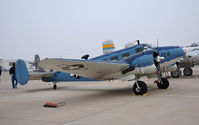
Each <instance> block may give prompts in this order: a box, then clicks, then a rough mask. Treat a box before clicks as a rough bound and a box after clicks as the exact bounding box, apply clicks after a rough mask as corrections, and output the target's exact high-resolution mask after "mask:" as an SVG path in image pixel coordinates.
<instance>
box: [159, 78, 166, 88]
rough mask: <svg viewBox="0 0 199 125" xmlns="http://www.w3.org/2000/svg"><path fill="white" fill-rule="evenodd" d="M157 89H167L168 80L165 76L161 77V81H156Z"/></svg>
mask: <svg viewBox="0 0 199 125" xmlns="http://www.w3.org/2000/svg"><path fill="white" fill-rule="evenodd" d="M157 86H158V88H159V89H167V88H168V87H169V81H168V80H167V79H166V78H161V81H160V82H158V83H157Z"/></svg>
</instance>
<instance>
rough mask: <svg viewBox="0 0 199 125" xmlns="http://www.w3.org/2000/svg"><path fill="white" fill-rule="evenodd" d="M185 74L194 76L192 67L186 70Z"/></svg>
mask: <svg viewBox="0 0 199 125" xmlns="http://www.w3.org/2000/svg"><path fill="white" fill-rule="evenodd" d="M183 73H184V75H185V76H191V75H192V74H193V70H192V69H191V68H190V67H187V68H184V70H183Z"/></svg>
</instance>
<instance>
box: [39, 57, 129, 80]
mask: <svg viewBox="0 0 199 125" xmlns="http://www.w3.org/2000/svg"><path fill="white" fill-rule="evenodd" d="M39 66H40V67H43V68H45V69H53V70H57V71H62V72H67V73H71V74H77V75H80V76H83V77H88V78H92V79H96V80H102V79H104V78H103V76H105V75H109V74H113V73H117V72H121V70H123V69H125V68H126V67H128V66H129V64H127V63H124V62H103V61H93V60H74V59H56V58H52V59H45V60H42V61H40V62H39ZM106 79H107V78H106Z"/></svg>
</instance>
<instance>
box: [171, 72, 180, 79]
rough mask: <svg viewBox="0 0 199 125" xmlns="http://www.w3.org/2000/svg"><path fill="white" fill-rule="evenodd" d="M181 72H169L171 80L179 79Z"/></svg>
mask: <svg viewBox="0 0 199 125" xmlns="http://www.w3.org/2000/svg"><path fill="white" fill-rule="evenodd" d="M181 74H182V72H181V71H172V72H171V77H173V78H179V77H180V76H181Z"/></svg>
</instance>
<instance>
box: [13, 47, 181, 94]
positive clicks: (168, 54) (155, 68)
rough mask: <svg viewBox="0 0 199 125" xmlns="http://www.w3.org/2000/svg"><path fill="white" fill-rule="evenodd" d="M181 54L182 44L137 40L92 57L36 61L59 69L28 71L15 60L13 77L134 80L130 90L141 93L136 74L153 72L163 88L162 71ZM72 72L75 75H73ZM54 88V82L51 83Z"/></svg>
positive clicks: (172, 66) (21, 79) (171, 67)
mask: <svg viewBox="0 0 199 125" xmlns="http://www.w3.org/2000/svg"><path fill="white" fill-rule="evenodd" d="M113 47H114V45H112V44H110V45H106V46H104V47H103V48H104V49H106V50H107V49H112V48H113ZM183 55H184V51H183V49H182V48H180V47H178V46H167V47H157V48H152V47H151V46H150V45H149V44H138V45H135V46H132V47H129V48H125V49H122V50H118V51H114V52H111V53H108V54H104V55H101V56H98V57H95V58H91V59H88V55H85V56H83V58H84V59H85V60H79V59H62V58H47V59H44V60H41V61H40V62H39V63H38V65H39V66H40V67H42V68H44V69H49V70H52V69H53V70H56V71H59V72H52V73H41V74H31V73H29V72H28V70H27V68H26V65H25V64H24V63H23V60H18V61H17V62H16V77H17V80H18V81H19V83H20V84H22V85H25V84H26V83H27V82H28V80H31V79H42V80H43V81H45V82H54V83H56V82H60V81H105V80H125V81H131V80H135V84H134V85H133V88H132V90H133V92H134V93H135V94H136V95H143V94H145V93H146V92H147V89H148V88H147V85H146V83H145V82H143V81H141V80H140V77H142V76H147V77H149V78H150V77H153V76H157V81H156V83H157V86H158V88H159V89H167V88H168V87H169V81H168V80H167V79H166V78H163V77H162V75H161V74H162V72H164V71H165V69H166V71H174V70H176V69H177V67H176V66H175V64H176V62H178V61H179V60H180V59H181V57H182V56H183ZM74 74H75V75H74ZM54 88H55V89H56V84H54Z"/></svg>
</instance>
